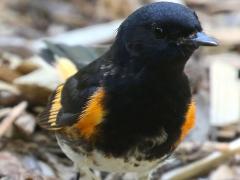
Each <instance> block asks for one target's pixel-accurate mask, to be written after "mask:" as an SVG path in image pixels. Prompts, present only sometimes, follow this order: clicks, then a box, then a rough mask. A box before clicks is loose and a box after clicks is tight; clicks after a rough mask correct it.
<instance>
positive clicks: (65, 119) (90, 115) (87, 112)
mask: <svg viewBox="0 0 240 180" xmlns="http://www.w3.org/2000/svg"><path fill="white" fill-rule="evenodd" d="M102 61H103V58H99V59H97V60H95V61H93V62H91V63H90V64H89V65H87V66H86V67H83V68H82V69H81V70H80V71H78V72H77V73H75V74H74V75H72V76H70V77H69V78H68V79H67V81H66V82H65V83H64V84H62V85H59V86H58V87H57V89H56V90H55V92H54V93H53V94H52V96H51V97H50V100H49V103H48V105H47V107H46V109H45V111H44V112H42V113H41V114H40V116H39V120H38V124H39V125H40V126H42V127H43V128H45V129H48V130H57V131H58V130H63V129H64V130H66V129H67V128H68V129H69V128H70V129H71V128H73V129H72V130H73V131H75V130H79V133H81V136H84V137H86V138H89V137H90V136H91V135H92V134H93V133H94V130H95V127H96V126H97V125H98V124H99V123H100V122H101V121H102V119H103V116H104V114H105V112H104V108H103V105H102V102H103V98H104V95H105V94H104V88H103V87H102V86H101V84H100V78H101V74H100V68H99V66H100V65H101V62H102Z"/></svg>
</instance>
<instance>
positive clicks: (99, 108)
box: [38, 2, 218, 180]
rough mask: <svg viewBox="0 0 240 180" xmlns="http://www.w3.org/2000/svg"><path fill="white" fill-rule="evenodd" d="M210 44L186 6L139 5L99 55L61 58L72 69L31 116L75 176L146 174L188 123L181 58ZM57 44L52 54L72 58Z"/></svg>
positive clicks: (190, 104) (191, 110)
mask: <svg viewBox="0 0 240 180" xmlns="http://www.w3.org/2000/svg"><path fill="white" fill-rule="evenodd" d="M103 33H104V32H103ZM93 38H94V37H93ZM217 45H218V41H217V40H216V39H215V38H213V37H211V36H209V35H207V34H206V33H204V31H203V29H202V26H201V23H200V21H199V19H198V16H197V14H196V13H195V12H194V11H193V10H192V9H190V8H188V7H186V6H184V5H181V4H177V3H171V2H156V3H151V4H147V5H145V6H142V7H140V8H139V9H137V10H136V11H135V12H133V13H132V14H130V15H129V16H128V17H127V18H126V19H125V20H124V21H123V22H122V24H121V25H120V26H119V28H118V31H117V35H116V37H115V39H114V41H113V43H112V45H111V47H110V48H109V50H107V52H105V53H104V54H103V55H102V56H100V57H98V58H96V59H95V60H94V61H92V62H91V63H90V64H88V65H86V66H84V67H78V66H77V65H76V63H75V65H74V61H72V64H73V65H71V67H70V68H69V69H68V66H67V65H66V64H69V63H65V64H64V63H63V66H64V65H66V66H65V70H66V69H67V70H71V69H72V70H73V74H71V73H70V75H68V78H67V79H66V81H65V82H64V83H62V84H61V85H59V86H58V87H57V88H56V90H55V91H54V93H53V94H52V95H51V97H50V99H49V103H48V105H47V107H46V109H45V110H44V111H43V112H42V113H41V114H40V116H39V122H38V123H39V125H40V126H42V127H43V128H45V129H47V130H50V131H52V132H53V133H55V134H56V139H57V141H58V144H59V146H60V148H61V149H62V151H63V152H64V153H65V154H66V156H67V157H68V158H69V159H71V160H72V161H73V162H74V164H75V166H76V167H77V168H78V171H79V172H80V174H81V177H80V179H87V180H91V179H93V180H95V179H98V177H97V176H95V174H94V170H97V171H105V172H118V173H125V172H134V173H137V174H138V177H139V179H147V178H150V177H151V176H150V175H149V174H150V172H151V171H152V170H153V169H154V168H156V167H157V166H159V165H161V164H163V163H164V162H165V160H166V159H167V158H168V157H169V156H170V155H171V154H172V153H173V152H174V150H175V149H176V147H177V146H178V145H179V143H180V142H181V141H182V140H183V139H184V138H185V137H186V135H187V134H188V133H189V131H190V130H191V129H192V127H194V122H195V111H196V107H195V103H194V100H193V98H192V95H191V90H190V85H189V81H188V77H187V76H186V74H185V73H184V67H185V64H186V62H187V61H188V59H189V58H190V57H191V55H192V54H193V52H194V51H195V50H197V49H198V48H199V47H200V46H217ZM53 46H54V45H53ZM56 47H57V45H56ZM59 49H60V52H61V53H60V54H61V55H59V54H58V55H56V56H55V57H57V56H58V58H59V56H61V57H62V58H64V60H65V61H68V60H69V61H70V62H71V53H66V52H68V50H67V48H65V49H64V48H59ZM75 50H76V49H75ZM48 51H49V52H51V53H52V54H53V57H54V53H56V52H54V50H52V51H51V50H50V49H48ZM76 53H77V50H76ZM56 62H57V61H56ZM68 74H69V72H68Z"/></svg>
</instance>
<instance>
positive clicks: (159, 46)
mask: <svg viewBox="0 0 240 180" xmlns="http://www.w3.org/2000/svg"><path fill="white" fill-rule="evenodd" d="M201 45H207V46H215V45H217V42H216V41H215V40H214V39H213V38H210V37H208V36H207V35H206V34H204V33H203V32H202V27H201V24H200V22H199V20H198V17H197V15H196V13H195V12H194V11H193V10H191V9H189V8H187V7H185V6H183V5H180V4H176V3H170V2H159V3H153V4H149V5H146V6H144V7H142V8H140V9H138V10H137V11H135V12H134V13H133V14H131V15H130V16H129V17H128V18H127V19H126V20H125V21H124V22H123V23H122V24H121V26H120V27H119V31H118V35H117V38H116V41H115V43H114V47H115V49H116V51H117V52H118V53H120V56H121V57H122V60H121V63H123V64H126V63H128V62H127V61H128V60H129V59H130V60H131V61H138V63H144V65H147V64H150V65H151V64H152V65H154V66H158V65H160V66H161V67H164V66H171V67H177V66H179V67H180V66H182V67H184V65H185V63H186V61H187V60H188V58H189V57H190V56H191V54H192V53H193V52H194V50H196V49H197V48H198V47H199V46H201ZM123 54H127V56H128V57H123ZM123 58H125V60H124V59H123ZM124 61H125V62H124Z"/></svg>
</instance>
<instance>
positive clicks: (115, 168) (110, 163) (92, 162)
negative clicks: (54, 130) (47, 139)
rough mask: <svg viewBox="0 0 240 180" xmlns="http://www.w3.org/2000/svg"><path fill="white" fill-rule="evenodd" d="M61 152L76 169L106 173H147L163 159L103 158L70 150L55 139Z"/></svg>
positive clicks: (79, 148) (98, 154)
mask: <svg viewBox="0 0 240 180" xmlns="http://www.w3.org/2000/svg"><path fill="white" fill-rule="evenodd" d="M57 140H58V143H59V145H60V147H61V149H62V151H63V152H64V153H65V154H66V155H67V156H68V157H69V159H71V160H72V161H73V162H74V163H75V165H77V166H78V167H83V166H85V167H86V166H87V167H89V168H92V169H95V170H99V171H106V172H119V173H125V172H136V173H142V172H149V171H151V170H152V169H154V168H156V166H157V165H158V164H159V162H160V161H161V160H162V159H164V158H165V156H164V157H162V158H161V159H158V160H153V161H147V160H141V161H138V160H137V159H136V158H135V157H129V158H128V159H127V160H125V159H122V158H110V157H106V156H104V155H103V154H102V153H101V152H98V151H96V150H93V151H91V152H86V151H84V150H83V149H82V148H81V147H77V149H76V148H74V150H73V148H71V147H70V146H69V145H67V144H66V143H64V142H63V141H62V140H61V139H59V138H57Z"/></svg>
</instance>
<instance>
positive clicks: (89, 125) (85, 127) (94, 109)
mask: <svg viewBox="0 0 240 180" xmlns="http://www.w3.org/2000/svg"><path fill="white" fill-rule="evenodd" d="M103 98H104V89H103V88H99V89H98V90H97V91H96V92H95V93H94V94H93V95H92V96H91V97H90V99H89V101H88V103H87V105H86V107H85V109H84V110H83V113H82V114H81V115H80V117H79V120H78V123H77V124H76V127H77V128H78V129H79V130H80V133H81V135H82V136H83V137H84V138H86V139H89V138H91V137H92V136H93V135H94V133H95V132H96V126H97V125H98V124H100V123H101V122H102V120H103V117H104V115H105V111H104V108H103V105H102V100H103Z"/></svg>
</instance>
